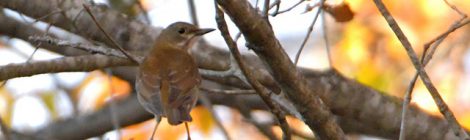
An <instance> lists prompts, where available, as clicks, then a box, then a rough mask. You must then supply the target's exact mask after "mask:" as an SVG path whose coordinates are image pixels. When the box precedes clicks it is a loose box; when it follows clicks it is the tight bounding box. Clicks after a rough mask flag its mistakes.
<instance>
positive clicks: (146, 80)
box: [135, 71, 163, 115]
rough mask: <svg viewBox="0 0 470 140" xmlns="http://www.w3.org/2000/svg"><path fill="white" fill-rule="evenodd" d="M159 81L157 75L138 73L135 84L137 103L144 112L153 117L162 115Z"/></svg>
mask: <svg viewBox="0 0 470 140" xmlns="http://www.w3.org/2000/svg"><path fill="white" fill-rule="evenodd" d="M160 81H161V78H160V77H159V76H158V75H155V74H153V73H144V72H141V71H139V74H138V76H137V78H136V84H135V86H136V91H137V93H138V94H137V98H138V100H139V102H140V103H141V104H142V106H143V107H144V108H145V110H147V111H148V112H151V113H152V114H155V115H162V114H163V108H162V105H161V97H160V94H161V93H160V87H161V86H160V83H161V82H160Z"/></svg>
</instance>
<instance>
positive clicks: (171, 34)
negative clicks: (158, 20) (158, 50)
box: [159, 22, 215, 49]
mask: <svg viewBox="0 0 470 140" xmlns="http://www.w3.org/2000/svg"><path fill="white" fill-rule="evenodd" d="M214 30H215V29H211V28H198V27H197V26H196V25H193V24H189V23H186V22H176V23H173V24H171V25H170V26H168V27H167V28H165V29H164V30H163V31H162V33H161V34H160V37H159V38H160V39H164V40H163V41H165V42H166V43H169V44H171V46H176V47H179V48H182V49H188V48H189V47H191V46H192V45H193V43H194V42H195V41H196V40H197V39H198V38H199V37H200V36H202V35H204V34H206V33H209V32H212V31H214ZM159 41H162V40H159Z"/></svg>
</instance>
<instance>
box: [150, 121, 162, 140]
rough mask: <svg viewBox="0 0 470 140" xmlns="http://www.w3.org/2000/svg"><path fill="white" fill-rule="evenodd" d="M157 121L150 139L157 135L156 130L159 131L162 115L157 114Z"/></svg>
mask: <svg viewBox="0 0 470 140" xmlns="http://www.w3.org/2000/svg"><path fill="white" fill-rule="evenodd" d="M155 121H156V122H155V127H153V131H152V136H151V137H150V140H153V136H154V135H155V131H157V128H158V124H160V121H162V117H161V116H157V115H155Z"/></svg>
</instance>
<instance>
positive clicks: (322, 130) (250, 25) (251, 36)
mask: <svg viewBox="0 0 470 140" xmlns="http://www.w3.org/2000/svg"><path fill="white" fill-rule="evenodd" d="M217 2H218V3H219V4H220V5H221V6H222V7H223V8H224V10H225V11H226V13H227V14H228V15H229V16H230V17H231V19H232V21H233V22H235V24H236V25H237V26H238V28H239V29H240V31H241V32H242V33H243V35H244V36H245V39H246V40H247V42H248V43H249V44H248V45H249V46H248V47H250V48H252V49H253V50H254V51H255V53H256V54H257V55H258V56H259V57H260V58H261V59H262V60H264V62H266V63H267V64H268V65H269V67H270V70H271V71H272V72H273V75H274V78H275V79H276V80H277V81H278V82H279V83H280V84H281V87H282V89H283V91H284V92H285V93H286V94H287V96H288V97H289V99H290V100H291V101H292V102H293V103H294V105H295V106H296V108H297V110H298V111H299V112H300V113H301V114H302V115H303V117H304V118H305V123H306V124H307V125H308V126H309V127H310V129H312V131H314V132H316V133H318V135H319V136H320V138H322V139H345V136H344V132H343V131H342V130H341V128H340V127H339V126H338V124H336V122H335V120H334V119H333V117H332V114H331V112H330V110H329V108H328V107H327V106H326V105H325V104H323V101H322V100H321V99H320V98H319V96H318V95H319V94H320V93H315V92H314V91H313V90H311V87H308V84H307V81H305V79H304V77H303V76H302V74H301V73H299V71H297V69H296V67H295V65H294V64H293V63H292V62H291V61H290V59H289V56H288V55H287V54H286V52H284V50H283V48H282V47H281V45H280V43H279V41H278V40H277V39H276V38H275V36H274V32H273V30H272V29H271V26H270V25H269V23H268V22H267V21H266V20H264V19H263V18H262V17H260V15H259V14H257V12H256V11H255V10H254V9H253V7H251V5H250V4H249V3H247V2H246V1H243V0H217Z"/></svg>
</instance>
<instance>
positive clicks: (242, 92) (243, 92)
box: [199, 87, 256, 95]
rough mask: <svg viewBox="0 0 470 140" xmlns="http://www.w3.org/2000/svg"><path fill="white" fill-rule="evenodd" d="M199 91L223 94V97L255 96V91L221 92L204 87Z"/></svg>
mask: <svg viewBox="0 0 470 140" xmlns="http://www.w3.org/2000/svg"><path fill="white" fill-rule="evenodd" d="M199 89H201V90H204V91H206V92H207V93H216V94H225V95H253V94H256V91H255V90H252V89H241V90H222V89H212V88H206V87H199Z"/></svg>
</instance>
